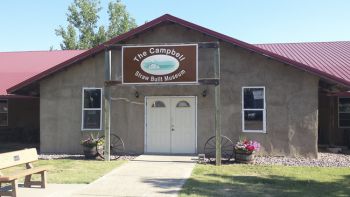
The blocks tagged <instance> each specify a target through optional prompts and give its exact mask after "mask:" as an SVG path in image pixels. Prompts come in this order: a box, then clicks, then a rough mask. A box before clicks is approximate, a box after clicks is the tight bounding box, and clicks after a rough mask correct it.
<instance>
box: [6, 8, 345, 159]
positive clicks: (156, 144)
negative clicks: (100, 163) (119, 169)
mask: <svg viewBox="0 0 350 197" xmlns="http://www.w3.org/2000/svg"><path fill="white" fill-rule="evenodd" d="M169 43H173V44H169ZM215 43H217V44H215ZM194 44H198V49H197V50H196V52H195V53H194V52H191V53H190V51H191V50H193V48H192V49H189V48H191V47H193V46H197V45H194ZM150 45H151V46H150ZM174 45H177V46H174ZM179 45H180V46H179ZM120 46H128V48H129V49H130V50H129V52H127V51H126V50H127V49H125V48H123V50H124V49H125V50H124V51H123V53H122V52H121V51H122V49H121V47H120ZM141 46H142V47H141ZM147 47H148V48H147ZM185 48H186V49H185ZM218 48H219V51H218ZM138 50H140V51H138ZM168 50H169V51H168ZM108 51H110V53H107V52H108ZM130 51H131V52H130ZM217 52H218V53H217ZM129 54H131V55H129ZM189 54H190V55H189ZM194 54H196V55H194ZM215 54H219V55H220V90H221V92H222V93H221V94H222V97H221V100H220V101H221V105H222V111H221V115H222V121H221V124H222V133H223V135H225V136H227V137H229V138H230V139H231V140H232V141H237V140H238V138H239V136H242V135H244V136H247V137H249V138H252V139H255V140H258V141H260V142H261V144H262V153H266V154H273V155H288V156H300V155H301V156H306V157H316V156H317V151H318V142H319V143H325V144H335V145H342V146H345V145H349V144H350V134H349V132H347V131H348V129H349V128H350V99H349V97H348V96H347V95H348V94H349V93H348V91H349V90H350V75H349V73H350V44H349V42H324V43H295V44H288V43H287V44H257V45H252V44H248V43H245V42H242V41H240V40H237V39H234V38H231V37H229V36H226V35H223V34H220V33H218V32H215V31H212V30H209V29H207V28H204V27H201V26H198V25H196V24H193V23H190V22H188V21H185V20H182V19H179V18H177V17H174V16H171V15H168V14H166V15H163V16H161V17H159V18H157V19H154V20H152V21H150V22H148V23H145V24H144V25H141V26H139V27H137V28H135V29H133V30H131V31H129V32H127V33H125V34H122V35H120V36H117V37H115V38H113V39H111V40H110V41H108V42H106V43H104V44H101V45H99V46H97V47H94V48H92V49H90V50H87V51H85V52H83V53H80V54H77V55H75V56H74V57H72V58H69V59H67V60H66V61H64V60H62V61H61V63H58V64H57V65H55V66H51V67H48V68H47V69H43V70H42V72H38V73H37V74H35V75H32V76H29V75H28V77H27V79H25V80H24V81H22V82H19V83H17V84H14V83H12V82H11V81H10V82H8V83H12V84H14V85H13V86H12V87H9V88H8V89H7V92H8V93H9V94H13V95H18V96H38V97H40V148H41V151H42V152H46V153H81V152H82V148H81V146H80V144H79V141H80V139H81V138H83V137H84V136H86V135H88V134H90V133H100V134H102V133H103V129H104V127H103V122H104V121H103V120H104V115H103V114H104V113H103V105H104V102H103V99H102V96H103V95H104V94H103V92H104V91H105V88H106V87H105V79H104V78H105V65H110V68H111V70H112V73H111V77H112V80H113V83H108V84H117V85H115V86H113V87H111V92H110V95H111V106H112V107H111V117H110V118H111V123H110V128H111V132H112V133H114V134H116V135H118V136H120V137H121V138H123V139H124V143H125V148H126V151H127V152H132V153H139V154H141V153H167V154H172V153H186V154H187V153H188V154H196V153H202V152H204V148H205V142H206V141H207V140H208V139H209V138H210V137H211V136H213V135H214V125H215V121H214V119H215V118H214V111H215V108H214V103H215V100H214V86H215V85H217V82H218V79H214V80H213V78H215V76H214V70H215V69H214V68H213V66H214V65H215V64H216V63H215V60H218V58H216V56H215ZM183 60H186V61H184V62H187V61H188V62H187V63H186V65H183V64H185V63H182V61H183ZM122 62H128V63H125V64H124V65H123V66H122ZM138 62H139V63H138ZM195 63H198V64H195ZM0 64H1V62H0ZM197 66H198V67H197ZM15 70H16V69H15ZM196 71H198V73H197V72H196ZM192 77H194V78H195V79H196V80H193V81H191V80H190V79H193V78H192ZM181 80H183V81H182V82H185V83H183V84H181V85H174V84H178V83H180V82H181ZM168 81H170V82H174V83H172V84H166V83H167V82H168ZM184 84H186V85H184Z"/></svg>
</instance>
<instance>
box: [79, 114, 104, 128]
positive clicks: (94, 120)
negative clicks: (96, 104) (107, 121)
mask: <svg viewBox="0 0 350 197" xmlns="http://www.w3.org/2000/svg"><path fill="white" fill-rule="evenodd" d="M100 122H101V111H100V110H84V126H83V127H84V129H100Z"/></svg>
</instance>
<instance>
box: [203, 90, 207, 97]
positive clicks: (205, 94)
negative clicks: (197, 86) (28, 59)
mask: <svg viewBox="0 0 350 197" xmlns="http://www.w3.org/2000/svg"><path fill="white" fill-rule="evenodd" d="M207 93H208V92H207V89H205V90H203V92H202V96H203V97H206V96H207Z"/></svg>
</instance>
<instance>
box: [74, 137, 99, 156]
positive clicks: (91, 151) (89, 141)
mask: <svg viewBox="0 0 350 197" xmlns="http://www.w3.org/2000/svg"><path fill="white" fill-rule="evenodd" d="M80 144H81V145H82V146H83V148H84V149H83V151H84V156H85V158H86V159H96V157H97V156H98V152H97V149H103V145H104V140H103V139H102V138H99V137H98V136H97V137H94V136H93V135H92V134H91V135H90V136H89V137H88V138H86V139H83V140H81V142H80Z"/></svg>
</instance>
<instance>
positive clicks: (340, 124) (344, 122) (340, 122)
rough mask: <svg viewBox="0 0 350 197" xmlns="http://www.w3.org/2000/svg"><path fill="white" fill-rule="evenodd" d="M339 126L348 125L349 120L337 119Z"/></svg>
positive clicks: (349, 124)
mask: <svg viewBox="0 0 350 197" xmlns="http://www.w3.org/2000/svg"><path fill="white" fill-rule="evenodd" d="M339 126H340V127H350V120H339Z"/></svg>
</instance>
